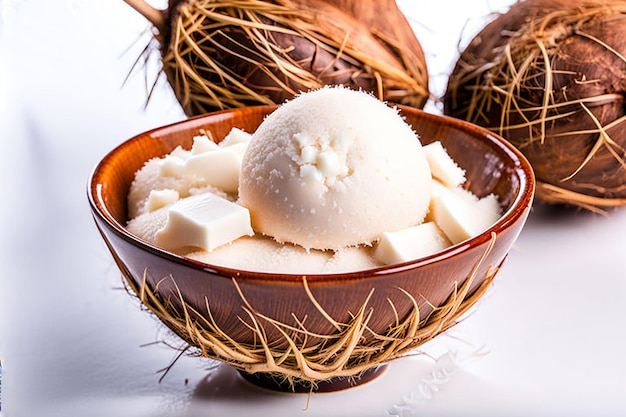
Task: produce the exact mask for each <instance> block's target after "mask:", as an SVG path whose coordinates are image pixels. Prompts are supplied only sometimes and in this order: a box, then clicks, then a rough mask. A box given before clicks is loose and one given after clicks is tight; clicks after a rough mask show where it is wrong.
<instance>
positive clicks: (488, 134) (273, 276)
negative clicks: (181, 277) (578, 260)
mask: <svg viewBox="0 0 626 417" xmlns="http://www.w3.org/2000/svg"><path fill="white" fill-rule="evenodd" d="M276 107H277V106H267V105H263V106H252V107H246V108H235V109H226V110H220V111H216V112H211V113H207V114H203V115H199V116H194V117H190V118H187V119H184V120H180V121H177V122H173V123H169V124H166V125H163V126H159V127H155V128H152V129H149V130H146V131H144V132H142V133H139V134H137V135H134V136H132V137H131V138H129V139H127V140H125V141H123V142H122V143H120V144H118V145H117V146H115V147H114V148H113V149H111V150H110V151H109V152H107V153H106V154H105V155H104V157H103V158H102V159H101V160H100V161H99V162H98V163H97V164H96V165H95V167H94V168H93V169H92V171H91V173H90V175H89V178H88V184H87V194H88V200H89V205H90V207H91V211H92V216H93V217H94V219H95V220H96V225H97V227H98V228H100V227H101V226H100V224H99V222H98V221H97V220H100V221H102V222H104V223H105V225H106V226H107V227H108V228H109V230H111V231H112V232H113V233H115V234H116V235H117V236H118V237H119V238H121V239H123V240H125V241H126V242H128V243H130V244H132V245H133V246H137V247H138V248H139V249H142V250H144V251H147V252H150V253H152V254H154V255H157V256H159V257H161V258H165V259H167V260H169V261H172V262H175V263H177V264H181V265H184V266H186V267H190V268H193V269H196V270H201V271H204V272H209V273H212V274H213V275H218V276H220V277H223V278H228V279H231V278H232V277H237V279H238V280H239V281H250V282H251V281H274V282H301V281H302V278H303V277H306V279H307V282H309V283H315V282H329V281H337V280H341V281H343V282H348V281H354V280H361V279H365V278H373V277H384V276H386V275H393V274H396V273H399V272H403V271H407V270H412V269H416V268H420V267H424V266H426V265H431V264H435V263H438V262H443V261H445V260H446V259H449V258H452V257H454V256H455V255H457V254H459V253H462V252H465V251H468V250H470V249H472V248H475V247H479V246H481V245H483V244H485V243H487V242H489V241H490V240H491V239H492V235H493V233H495V234H496V235H498V234H499V233H500V232H501V231H504V230H506V229H507V228H508V227H509V226H510V225H511V224H513V223H515V221H516V220H517V219H518V218H519V217H520V216H522V215H523V213H524V211H525V210H526V209H530V207H531V205H532V201H533V198H534V194H535V186H536V185H535V183H536V180H535V176H534V172H533V170H532V167H531V165H530V163H529V162H528V160H527V159H526V157H525V156H524V155H523V154H522V153H521V152H520V151H519V150H518V149H517V148H515V147H514V146H513V145H512V144H510V143H509V142H508V141H506V140H505V139H504V138H502V137H501V136H499V135H497V134H495V133H494V132H492V131H490V130H488V129H486V128H483V127H481V126H478V125H475V124H473V123H470V122H467V121H464V120H461V119H457V118H454V117H451V116H446V115H439V114H433V113H428V112H426V111H424V110H420V109H417V108H413V107H408V106H402V105H396V107H397V108H398V109H399V110H400V111H401V113H406V112H409V113H410V112H414V113H416V114H419V115H420V117H426V118H430V119H433V120H437V121H440V122H445V123H446V124H449V125H451V126H452V127H453V128H460V129H463V130H466V129H467V128H470V129H472V130H474V131H476V132H477V133H479V134H482V136H484V137H485V139H487V140H488V141H489V142H490V143H491V144H492V145H495V146H496V147H498V148H499V149H500V151H502V152H503V153H504V154H505V155H506V156H507V157H508V158H509V159H510V160H511V161H513V162H514V164H513V167H512V168H513V169H512V172H515V173H516V175H517V177H518V179H519V192H518V193H517V194H516V195H515V198H514V199H513V200H512V202H511V204H510V207H509V208H508V209H507V210H506V211H505V212H504V213H502V215H501V216H500V217H499V218H498V220H497V221H496V222H495V223H494V224H493V225H491V227H489V228H488V229H486V230H484V231H483V232H482V233H481V234H479V235H477V236H474V237H472V238H470V239H467V240H464V241H462V242H460V243H457V244H455V245H452V246H450V247H448V248H446V249H444V250H443V251H440V252H437V253H435V254H433V255H430V256H426V257H423V258H419V259H416V260H411V261H407V262H403V263H398V264H391V265H384V266H380V267H376V268H369V269H363V270H357V271H351V272H339V273H312V274H309V273H305V274H297V273H282V272H259V271H250V270H245V269H236V268H230V267H226V266H220V265H213V264H209V263H205V262H201V261H198V260H195V259H192V258H189V257H187V256H184V255H178V254H175V253H172V252H169V251H166V250H164V249H161V248H160V247H158V246H156V245H154V244H152V243H150V242H148V241H145V240H143V239H141V238H139V237H137V236H135V235H133V234H132V233H130V232H129V231H128V230H127V229H126V227H125V226H124V225H122V224H120V223H119V222H118V221H117V220H116V219H115V217H114V216H113V215H112V214H111V213H110V212H109V210H108V208H107V206H106V204H105V202H104V198H103V197H102V188H103V184H102V183H99V182H97V177H98V173H99V171H100V169H101V168H102V167H103V166H104V165H105V164H106V163H107V161H108V160H109V159H111V158H113V157H114V155H115V154H116V153H118V152H119V151H120V150H121V149H122V148H124V147H125V146H128V144H129V143H130V142H132V141H136V140H138V139H139V138H140V137H143V136H146V135H151V134H153V133H154V132H157V131H163V130H166V129H170V128H172V127H177V126H179V125H182V124H189V123H190V122H194V121H198V120H199V119H203V118H208V117H216V116H217V117H219V115H221V114H222V115H223V114H229V113H233V112H237V111H241V110H242V109H250V108H257V109H275V108H276ZM101 233H102V231H101ZM107 244H108V243H107Z"/></svg>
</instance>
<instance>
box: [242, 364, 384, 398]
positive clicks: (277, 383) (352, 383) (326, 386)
mask: <svg viewBox="0 0 626 417" xmlns="http://www.w3.org/2000/svg"><path fill="white" fill-rule="evenodd" d="M386 368H387V365H386V364H384V365H379V366H377V367H375V368H371V369H368V370H366V371H365V372H363V373H362V374H361V375H357V376H351V377H336V378H331V379H327V380H324V381H318V382H316V383H315V384H312V383H311V382H308V381H293V382H291V383H290V382H289V381H286V380H284V379H281V378H280V377H276V376H274V375H271V374H265V373H256V374H249V373H247V372H244V371H239V374H240V375H241V376H242V377H243V379H245V380H246V381H248V382H250V383H252V384H254V385H257V386H259V387H262V388H266V389H270V390H273V391H281V392H293V393H311V392H334V391H341V390H344V389H348V388H353V387H357V386H359V385H363V384H365V383H367V382H370V381H371V380H373V379H375V378H377V377H378V376H380V375H381V374H382V373H383V372H384V371H385V369H386Z"/></svg>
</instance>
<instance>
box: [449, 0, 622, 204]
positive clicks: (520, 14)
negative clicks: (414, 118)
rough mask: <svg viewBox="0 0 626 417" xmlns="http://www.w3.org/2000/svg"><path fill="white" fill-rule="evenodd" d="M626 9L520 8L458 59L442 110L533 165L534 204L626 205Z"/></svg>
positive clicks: (596, 4) (563, 0)
mask: <svg viewBox="0 0 626 417" xmlns="http://www.w3.org/2000/svg"><path fill="white" fill-rule="evenodd" d="M625 94H626V2H625V1H623V0H602V1H595V0H547V1H544V0H525V1H521V2H519V3H516V4H515V5H513V6H512V7H511V8H510V9H509V10H508V11H507V12H506V13H504V14H502V15H499V16H497V17H496V18H495V19H494V20H493V21H492V22H491V23H490V24H488V25H487V26H486V27H485V28H484V29H483V30H482V31H481V32H480V33H479V34H478V35H477V36H476V37H475V38H474V39H473V40H472V41H471V43H470V44H469V45H468V46H467V48H466V49H465V50H464V51H463V52H462V53H461V56H460V58H459V60H458V62H457V63H456V66H455V68H454V70H453V72H452V74H451V76H450V79H449V82H448V88H447V91H446V94H445V96H444V112H445V113H446V114H448V115H451V116H454V117H458V118H462V119H465V120H469V121H471V122H473V123H476V124H479V125H482V126H485V127H487V128H489V129H491V130H493V131H494V132H496V133H498V134H500V135H502V136H503V137H505V138H506V139H508V140H509V141H510V142H511V143H513V144H514V145H515V146H516V147H518V148H519V149H520V150H521V151H522V152H523V153H524V155H525V156H526V157H527V158H528V159H529V161H530V162H531V164H532V166H533V168H534V170H535V174H536V176H537V180H538V184H537V197H538V199H540V200H543V201H545V202H548V203H565V204H572V205H576V206H581V207H585V208H588V209H591V210H601V209H602V208H603V207H611V206H618V205H623V204H626V163H625V161H624V159H625V157H626V150H625V148H626V115H625Z"/></svg>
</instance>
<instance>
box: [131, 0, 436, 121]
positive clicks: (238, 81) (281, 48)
mask: <svg viewBox="0 0 626 417" xmlns="http://www.w3.org/2000/svg"><path fill="white" fill-rule="evenodd" d="M126 2H127V3H129V4H130V5H131V6H133V7H134V8H135V9H137V10H138V11H139V12H141V13H142V14H143V15H144V16H145V17H146V18H148V20H150V21H151V22H152V24H153V25H154V27H155V29H156V33H157V36H156V39H157V40H158V41H159V43H160V51H161V57H162V64H163V70H164V72H165V74H166V75H167V79H168V81H169V83H170V84H171V85H172V87H173V89H174V92H175V94H176V97H177V98H178V101H179V102H180V103H181V105H182V107H183V109H184V111H185V112H186V114H187V115H189V116H193V115H198V114H202V113H206V112H209V111H214V110H220V109H226V108H232V107H243V106H249V105H259V104H281V103H282V102H284V101H285V100H287V99H290V98H292V97H294V96H295V95H296V94H298V93H299V92H301V91H308V90H311V89H316V88H319V87H322V86H324V85H329V84H330V85H337V84H341V85H345V86H348V87H350V88H354V89H362V90H365V91H370V92H372V93H374V94H375V95H376V96H377V97H378V98H379V99H381V100H385V101H391V102H395V103H400V104H405V105H409V106H413V107H417V108H422V107H423V106H424V104H425V103H426V100H427V99H428V96H429V92H428V75H427V68H426V61H425V57H424V54H423V51H422V49H421V46H420V44H419V42H418V40H417V39H416V37H415V35H414V33H413V31H412V29H411V27H410V25H409V24H408V22H407V20H406V18H405V17H404V16H403V14H402V13H401V11H400V10H399V9H398V7H397V5H396V4H395V1H394V0H383V1H381V0H376V1H374V0H368V1H360V2H359V1H356V0H344V1H330V0H170V2H169V7H168V8H167V9H166V10H156V9H154V8H152V7H151V6H149V5H147V3H146V2H145V1H144V0H126Z"/></svg>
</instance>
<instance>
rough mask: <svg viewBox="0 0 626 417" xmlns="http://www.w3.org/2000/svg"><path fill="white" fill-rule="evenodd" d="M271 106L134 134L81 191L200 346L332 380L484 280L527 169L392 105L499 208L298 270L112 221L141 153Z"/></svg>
mask: <svg viewBox="0 0 626 417" xmlns="http://www.w3.org/2000/svg"><path fill="white" fill-rule="evenodd" d="M273 109H274V107H251V108H241V109H235V110H227V111H223V112H218V113H213V114H208V115H205V116H200V117H196V118H193V119H189V120H186V121H184V122H180V123H176V124H173V125H169V126H165V127H161V128H158V129H154V130H151V131H149V132H146V133H143V134H140V135H138V136H136V137H134V138H132V139H130V140H128V141H126V142H124V143H123V144H121V145H120V146H119V147H117V148H116V149H114V150H113V151H112V152H110V153H109V154H108V155H106V156H105V157H104V159H103V160H102V161H101V162H100V163H99V164H98V166H97V167H96V168H95V170H94V172H93V175H92V177H91V179H90V184H89V190H88V193H89V201H90V204H91V209H92V211H93V216H94V218H95V221H96V224H97V227H98V229H99V230H100V232H101V234H102V237H103V238H104V240H105V241H106V243H107V245H108V247H109V249H110V251H111V253H112V255H113V257H114V259H115V260H116V262H117V264H118V266H119V268H120V270H121V271H122V273H123V275H124V276H125V278H126V279H127V281H128V283H129V284H130V286H131V287H132V288H133V289H134V290H135V291H136V293H137V294H138V296H139V297H140V299H141V301H142V302H143V303H144V304H145V305H147V306H148V307H149V308H150V309H151V310H152V311H153V312H154V313H155V314H156V315H157V317H159V318H160V319H161V320H162V321H163V322H164V323H165V324H166V325H167V326H168V327H169V328H170V329H171V330H173V331H174V332H175V333H176V334H178V335H179V336H180V337H181V338H183V339H184V340H185V341H186V342H188V343H189V344H190V345H192V346H194V347H196V348H197V350H198V352H199V354H201V355H203V356H206V357H211V358H216V359H218V360H221V361H223V362H226V363H229V364H231V365H233V366H235V367H236V368H238V369H239V370H240V371H241V372H242V374H243V375H245V376H246V377H247V378H249V379H255V380H256V382H259V383H261V382H262V381H264V380H265V379H266V377H267V381H275V380H286V381H287V382H288V385H287V386H288V388H289V389H298V388H302V387H304V389H311V387H314V388H318V389H337V388H338V387H343V386H342V385H341V384H344V385H345V384H346V383H347V384H348V385H350V384H354V383H357V382H355V381H357V380H358V378H359V377H364V378H365V376H367V375H368V374H370V375H371V374H373V373H375V372H376V370H377V369H379V367H380V366H381V365H384V364H385V363H386V362H388V361H389V360H392V359H395V358H397V357H399V356H401V355H403V354H405V353H406V352H408V351H410V350H411V349H414V348H415V347H417V346H419V345H420V344H422V343H424V342H426V341H428V340H430V339H432V338H433V337H435V336H436V335H437V334H439V333H440V332H442V331H445V330H446V329H447V328H449V327H451V326H452V325H454V324H455V323H456V321H457V320H458V318H459V316H460V315H462V314H463V312H464V311H466V310H467V308H469V307H470V306H471V305H472V304H473V303H474V302H475V301H476V300H477V299H478V298H479V297H480V296H481V294H482V293H483V291H484V289H485V288H486V287H487V286H488V285H489V283H490V282H491V280H492V279H493V277H494V276H495V274H496V272H497V270H498V268H499V267H500V265H501V264H502V262H503V261H504V259H505V258H506V256H507V253H508V251H509V250H510V248H511V246H512V245H513V243H514V241H515V240H516V238H517V236H518V234H519V233H520V230H521V229H522V227H523V225H524V223H525V221H526V218H527V215H528V213H529V211H530V207H531V203H532V199H533V194H534V184H535V183H534V177H533V173H532V170H531V167H530V165H529V164H528V162H527V161H526V160H525V159H524V157H523V156H522V155H521V154H520V153H519V152H518V151H517V150H515V149H514V148H513V147H512V146H510V145H509V144H508V143H507V142H505V141H504V140H503V139H501V138H500V137H498V136H496V135H494V134H493V133H491V132H489V131H487V130H485V129H482V128H480V127H477V126H475V125H472V124H469V123H466V122H463V121H460V120H456V119H452V118H448V117H443V116H437V115H433V114H428V113H425V112H423V111H420V110H416V109H412V108H406V107H400V109H401V112H402V114H403V115H404V116H405V117H406V120H407V122H408V123H409V124H411V125H412V126H413V128H414V129H415V131H416V132H417V133H418V134H419V136H420V138H421V141H422V142H423V143H429V142H431V141H434V140H440V141H441V142H442V143H443V144H444V146H445V147H446V148H447V150H448V152H449V153H450V155H451V156H452V157H453V158H454V159H455V160H456V161H457V163H458V164H459V165H460V166H461V167H463V168H464V169H465V170H466V176H467V181H466V185H467V187H468V188H469V189H470V190H471V191H472V192H473V193H474V194H476V195H478V196H485V195H488V194H491V193H494V194H496V195H497V196H498V198H499V201H500V203H501V206H502V209H503V214H502V216H501V218H500V219H499V220H498V221H497V223H496V224H494V225H493V226H492V227H491V228H490V229H489V230H486V231H485V232H484V233H482V234H481V235H479V236H476V237H474V238H472V239H469V240H467V241H465V242H462V243H460V244H457V245H455V246H452V247H450V248H448V249H447V250H445V251H443V252H440V253H438V254H435V255H433V256H429V257H427V258H423V259H419V260H416V261H411V262H407V263H403V264H400V265H391V266H385V267H381V268H377V269H371V270H365V271H355V272H352V273H342V274H325V275H306V276H303V275H298V274H271V273H257V272H253V271H244V270H237V269H229V268H223V267H218V266H213V265H208V264H203V263H200V262H197V261H194V260H192V259H189V258H186V257H183V256H178V255H175V254H172V253H170V252H167V251H165V250H162V249H160V248H158V247H155V246H153V245H151V244H149V243H147V242H145V241H142V240H141V239H139V238H137V237H135V236H133V235H132V234H130V233H129V232H128V231H127V230H126V229H125V228H124V225H125V224H126V221H127V211H126V209H127V208H126V196H127V193H128V190H129V186H130V184H131V181H132V180H133V176H134V173H135V172H136V171H137V170H138V169H139V168H141V167H142V165H143V164H144V162H146V161H147V160H149V159H150V158H154V157H160V156H163V155H164V154H166V153H168V152H170V151H171V150H173V149H174V148H175V147H176V146H178V145H182V146H183V147H187V148H188V147H190V146H191V143H192V137H193V136H194V135H195V134H197V133H198V132H199V131H200V130H201V129H203V130H205V131H208V132H210V133H211V134H212V136H213V137H214V138H218V140H219V138H223V137H224V136H225V135H226V134H227V133H228V132H229V131H230V129H231V128H232V127H239V128H241V129H244V130H246V131H248V132H252V131H254V130H255V129H256V127H257V126H258V125H259V124H260V123H261V121H262V120H263V118H264V117H265V116H266V115H267V114H268V113H270V112H271V111H273ZM242 256H246V254H242ZM275 377H278V378H277V379H276V378H275ZM267 381H266V382H267ZM346 381H348V382H346ZM300 383H302V384H301V385H300ZM277 386H278V387H282V386H280V384H278V385H277ZM324 387H326V388H324Z"/></svg>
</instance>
